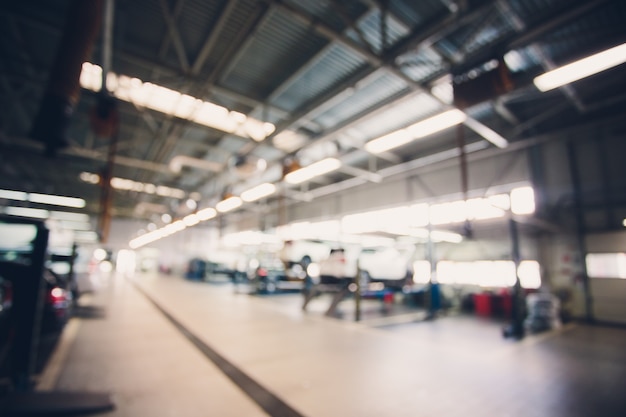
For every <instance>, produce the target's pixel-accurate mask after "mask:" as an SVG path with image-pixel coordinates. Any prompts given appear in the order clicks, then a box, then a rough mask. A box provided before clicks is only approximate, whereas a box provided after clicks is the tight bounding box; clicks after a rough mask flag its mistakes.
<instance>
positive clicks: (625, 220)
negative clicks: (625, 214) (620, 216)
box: [622, 219, 626, 227]
mask: <svg viewBox="0 0 626 417" xmlns="http://www.w3.org/2000/svg"><path fill="white" fill-rule="evenodd" d="M622 225H623V226H624V227H626V219H624V220H622Z"/></svg>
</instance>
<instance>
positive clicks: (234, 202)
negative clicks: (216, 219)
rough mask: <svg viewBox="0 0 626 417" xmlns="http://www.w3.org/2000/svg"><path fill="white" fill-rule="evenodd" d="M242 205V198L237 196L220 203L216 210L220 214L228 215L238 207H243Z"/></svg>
mask: <svg viewBox="0 0 626 417" xmlns="http://www.w3.org/2000/svg"><path fill="white" fill-rule="evenodd" d="M241 204H243V203H242V201H241V198H239V197H237V196H233V197H228V198H227V199H225V200H222V201H220V202H219V203H217V204H216V205H215V208H216V209H217V211H219V212H220V213H226V212H227V211H231V210H234V209H236V208H237V207H239V206H241Z"/></svg>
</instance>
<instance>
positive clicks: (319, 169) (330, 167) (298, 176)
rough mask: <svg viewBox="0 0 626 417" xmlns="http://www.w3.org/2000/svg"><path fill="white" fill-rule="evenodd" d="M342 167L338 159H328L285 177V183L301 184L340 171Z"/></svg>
mask: <svg viewBox="0 0 626 417" xmlns="http://www.w3.org/2000/svg"><path fill="white" fill-rule="evenodd" d="M340 166H341V161H340V160H339V159H337V158H326V159H322V160H321V161H318V162H315V163H314V164H311V165H308V166H306V167H304V168H300V169H298V170H296V171H293V172H290V173H288V174H287V175H285V181H287V182H288V183H289V184H300V183H302V182H305V181H308V180H310V179H311V178H315V177H317V176H320V175H323V174H327V173H329V172H331V171H334V170H336V169H338V168H339V167H340Z"/></svg>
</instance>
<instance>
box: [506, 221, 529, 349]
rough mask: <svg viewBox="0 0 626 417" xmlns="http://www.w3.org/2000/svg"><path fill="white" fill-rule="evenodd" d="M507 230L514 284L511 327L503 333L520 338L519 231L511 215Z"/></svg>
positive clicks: (521, 324)
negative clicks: (509, 236)
mask: <svg viewBox="0 0 626 417" xmlns="http://www.w3.org/2000/svg"><path fill="white" fill-rule="evenodd" d="M509 231H510V234H511V246H512V248H511V258H512V259H513V263H514V264H515V284H514V285H513V294H512V317H511V327H510V329H508V331H507V332H506V333H505V335H506V336H511V337H514V338H516V339H521V338H523V337H524V294H523V293H522V285H521V282H520V279H519V275H518V273H517V271H518V267H519V264H520V259H521V256H520V249H519V232H518V228H517V222H516V221H515V220H514V219H513V216H510V217H509Z"/></svg>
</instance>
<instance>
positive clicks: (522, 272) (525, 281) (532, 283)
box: [517, 261, 541, 290]
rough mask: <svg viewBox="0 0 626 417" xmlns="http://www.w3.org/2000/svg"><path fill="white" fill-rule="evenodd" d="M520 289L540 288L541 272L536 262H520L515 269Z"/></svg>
mask: <svg viewBox="0 0 626 417" xmlns="http://www.w3.org/2000/svg"><path fill="white" fill-rule="evenodd" d="M517 275H518V276H519V281H520V285H521V286H522V288H529V289H535V290H536V289H537V288H539V287H541V270H540V267H539V262H537V261H522V262H520V264H519V266H518V267H517Z"/></svg>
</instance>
